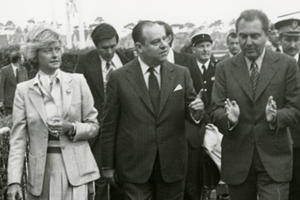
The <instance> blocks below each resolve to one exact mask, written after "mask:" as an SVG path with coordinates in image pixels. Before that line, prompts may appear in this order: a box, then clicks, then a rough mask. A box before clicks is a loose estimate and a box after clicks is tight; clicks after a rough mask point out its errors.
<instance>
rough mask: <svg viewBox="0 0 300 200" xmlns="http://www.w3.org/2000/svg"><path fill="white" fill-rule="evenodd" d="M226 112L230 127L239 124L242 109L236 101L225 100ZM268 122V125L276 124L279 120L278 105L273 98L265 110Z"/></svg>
mask: <svg viewBox="0 0 300 200" xmlns="http://www.w3.org/2000/svg"><path fill="white" fill-rule="evenodd" d="M224 103H225V112H226V115H227V118H228V121H229V123H230V125H235V124H237V123H238V120H239V116H240V107H239V105H238V104H237V102H236V101H235V100H232V101H231V100H229V99H226V100H225V102H224ZM265 114H266V120H267V122H268V123H274V122H275V120H276V118H277V105H276V102H275V100H274V99H273V96H270V97H269V98H268V102H267V105H266V108H265Z"/></svg>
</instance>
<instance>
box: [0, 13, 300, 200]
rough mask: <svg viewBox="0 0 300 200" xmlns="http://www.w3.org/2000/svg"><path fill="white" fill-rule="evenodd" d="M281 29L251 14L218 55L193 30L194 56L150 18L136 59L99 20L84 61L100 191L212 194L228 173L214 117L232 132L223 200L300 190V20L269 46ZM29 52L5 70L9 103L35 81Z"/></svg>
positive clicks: (286, 23) (226, 133) (190, 199)
mask: <svg viewBox="0 0 300 200" xmlns="http://www.w3.org/2000/svg"><path fill="white" fill-rule="evenodd" d="M269 27H270V26H269V20H268V18H267V16H266V15H265V14H264V13H263V12H261V11H259V10H246V11H244V12H242V13H241V14H240V16H239V18H238V19H237V21H236V33H230V34H228V36H227V46H228V49H229V53H228V55H225V56H224V57H222V58H221V61H220V62H218V61H217V60H216V59H215V58H214V57H213V55H212V46H213V40H212V38H211V36H210V35H209V34H207V33H204V32H201V31H200V32H196V33H195V34H194V35H193V36H192V37H191V44H192V47H191V50H192V54H183V53H178V52H176V51H174V50H173V49H172V42H173V39H174V34H173V31H172V28H171V27H170V26H169V25H168V24H166V23H164V22H162V21H140V22H138V24H137V25H136V26H135V27H134V29H133V31H132V38H133V41H134V44H135V49H136V53H137V56H136V57H135V56H134V55H133V54H131V53H128V52H127V51H121V50H119V49H118V48H117V46H118V41H119V36H118V34H117V32H116V30H115V29H114V28H113V26H111V25H109V24H107V23H102V24H100V25H98V26H97V27H96V28H95V29H94V30H93V32H92V34H91V37H92V40H93V43H94V45H95V47H96V49H95V50H92V51H90V52H88V53H87V54H85V55H82V56H81V57H80V58H79V60H78V63H77V66H76V67H75V72H77V73H82V74H84V76H85V78H86V80H87V82H88V85H89V87H90V89H91V92H92V95H93V97H94V101H95V107H96V109H97V110H98V113H99V114H98V120H99V122H100V124H101V128H100V129H101V130H100V133H99V135H98V137H96V138H94V139H93V140H91V141H90V146H91V149H92V151H93V154H94V157H95V159H96V161H97V164H98V167H99V169H100V171H101V178H100V179H99V180H97V181H96V197H95V199H97V200H98V199H101V200H102V199H107V198H109V197H110V198H111V199H113V200H116V199H125V200H127V199H128V200H144V199H145V200H146V199H157V200H169V199H170V200H171V199H178V200H179V199H185V200H196V199H197V200H199V199H201V198H202V197H203V193H204V189H205V187H215V186H216V184H217V183H218V181H219V175H218V174H217V175H216V177H217V178H215V177H211V176H213V175H215V174H212V175H210V177H208V175H207V174H210V173H211V171H210V170H211V169H213V165H214V164H213V163H212V160H210V159H209V158H208V157H207V154H206V153H205V151H204V148H203V138H204V136H205V132H206V130H207V128H208V127H207V126H208V124H211V123H213V124H214V125H215V126H216V127H218V129H219V131H220V132H221V133H222V134H223V140H222V157H221V159H222V170H221V179H222V181H224V182H225V183H226V184H227V185H228V188H229V196H230V197H229V196H223V197H221V196H220V197H218V198H219V199H221V198H224V199H229V198H230V199H232V200H241V199H242V200H248V199H249V200H254V199H257V198H258V199H259V200H276V199H278V200H279V199H281V200H288V199H289V200H294V199H300V194H299V193H300V190H299V186H300V170H299V169H300V160H299V159H300V157H299V156H300V136H299V132H300V125H299V123H298V121H299V119H300V85H299V84H300V82H299V80H300V79H299V78H300V77H299V72H298V71H299V67H300V60H299V52H300V19H297V18H289V19H286V20H281V21H279V22H277V23H275V24H274V29H276V30H277V31H279V38H278V39H277V40H276V41H279V42H278V44H276V47H274V48H269V47H268V46H267V45H266V43H267V40H268V36H269V35H270V34H269V33H270V29H269ZM277 51H282V52H277ZM19 57H20V56H19V54H17V55H14V54H12V56H11V63H12V64H11V65H10V66H7V67H5V68H3V69H2V70H1V84H0V86H1V88H0V103H2V102H3V101H4V105H6V107H7V109H8V110H9V104H8V103H9V102H10V101H11V100H8V101H6V100H5V99H4V100H3V97H6V96H7V95H6V94H4V92H3V90H6V89H5V87H7V86H6V85H8V84H16V83H17V82H19V81H22V80H26V79H27V77H25V76H23V75H22V76H20V75H19V73H20V71H21V70H16V69H21V68H18V67H17V66H18V62H19V61H20V59H21V58H20V59H19ZM21 77H22V78H21ZM10 82H12V83H10ZM1 98H2V99H1ZM10 103H11V102H10ZM217 173H218V171H217ZM211 179H214V180H213V181H211ZM215 179H216V180H217V182H216V181H215ZM108 182H109V183H110V185H111V187H108V185H107V183H108ZM109 190H110V191H109Z"/></svg>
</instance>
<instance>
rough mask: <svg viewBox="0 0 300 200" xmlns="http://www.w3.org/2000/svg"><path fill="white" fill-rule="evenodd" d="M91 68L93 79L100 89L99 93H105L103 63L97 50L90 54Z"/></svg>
mask: <svg viewBox="0 0 300 200" xmlns="http://www.w3.org/2000/svg"><path fill="white" fill-rule="evenodd" d="M90 66H91V67H90V70H91V73H92V74H91V75H92V76H93V78H92V81H94V84H95V85H96V88H97V89H98V93H99V94H101V95H104V84H103V75H102V65H101V60H100V57H99V55H98V53H97V51H96V50H95V51H94V52H93V53H92V54H91V56H90Z"/></svg>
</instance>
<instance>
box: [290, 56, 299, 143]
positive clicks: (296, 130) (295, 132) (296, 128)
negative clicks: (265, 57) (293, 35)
mask: <svg viewBox="0 0 300 200" xmlns="http://www.w3.org/2000/svg"><path fill="white" fill-rule="evenodd" d="M298 70H300V54H299V58H298ZM299 118H300V116H299ZM290 130H291V134H292V138H293V146H294V148H300V124H299V123H297V124H294V125H293V126H291V127H290Z"/></svg>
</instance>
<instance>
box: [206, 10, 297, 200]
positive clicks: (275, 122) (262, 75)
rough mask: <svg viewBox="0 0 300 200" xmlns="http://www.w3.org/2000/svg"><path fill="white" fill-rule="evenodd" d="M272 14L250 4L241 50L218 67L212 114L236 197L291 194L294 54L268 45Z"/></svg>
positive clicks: (241, 26)
mask: <svg viewBox="0 0 300 200" xmlns="http://www.w3.org/2000/svg"><path fill="white" fill-rule="evenodd" d="M268 27H269V20H268V18H267V16H266V15H265V14H264V13H263V12H261V11H258V10H246V11H244V12H242V13H241V15H240V17H239V18H238V19H237V21H236V30H237V33H238V36H239V43H240V46H241V49H242V53H240V54H238V55H237V56H235V57H233V58H230V59H227V60H225V61H224V62H220V63H219V64H218V65H217V67H216V75H215V77H216V78H215V84H214V89H213V93H212V101H213V106H214V107H215V110H214V111H213V113H212V115H213V119H214V122H215V124H216V125H217V126H218V128H219V129H220V131H221V133H223V134H224V136H223V141H222V172H221V173H222V179H223V180H224V181H225V182H226V183H227V184H228V185H229V193H230V198H231V199H232V200H240V199H243V200H248V199H249V200H253V199H257V198H259V199H260V200H274V199H282V200H287V199H288V193H289V181H290V180H291V177H292V141H291V135H290V133H289V131H288V126H290V125H292V124H294V123H296V121H297V115H299V80H298V75H297V73H298V70H297V64H296V62H295V60H293V59H292V58H290V57H288V56H286V55H284V54H280V53H276V52H273V51H271V50H267V49H266V48H265V44H266V41H267V33H268Z"/></svg>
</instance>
